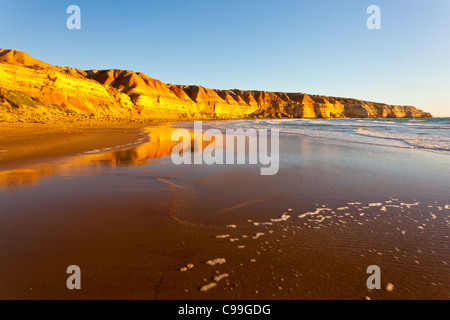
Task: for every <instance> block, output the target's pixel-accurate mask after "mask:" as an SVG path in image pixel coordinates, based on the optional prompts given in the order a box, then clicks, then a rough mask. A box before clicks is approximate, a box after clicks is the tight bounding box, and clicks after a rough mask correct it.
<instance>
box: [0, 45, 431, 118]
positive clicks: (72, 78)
mask: <svg viewBox="0 0 450 320" xmlns="http://www.w3.org/2000/svg"><path fill="white" fill-rule="evenodd" d="M343 117H348V118H428V117H432V115H431V114H429V113H426V112H423V111H422V110H419V109H417V108H415V107H411V106H392V105H386V104H381V103H373V102H367V101H361V100H356V99H347V98H335V97H326V96H316V95H307V94H303V93H284V92H265V91H242V90H213V89H208V88H204V87H200V86H182V85H171V84H165V83H163V82H161V81H159V80H156V79H153V78H150V77H149V76H147V75H145V74H143V73H138V72H133V71H126V70H100V71H99V70H89V71H84V70H79V69H73V68H69V67H56V66H52V65H50V64H47V63H45V62H43V61H40V60H37V59H34V58H33V57H31V56H30V55H28V54H26V53H24V52H20V51H18V50H7V49H0V122H2V121H8V122H17V121H20V122H55V121H56V122H63V121H86V120H99V121H139V122H143V121H149V120H163V119H166V120H185V119H202V118H203V119H206V118H214V119H221V118H228V119H230V118H233V119H239V118H343Z"/></svg>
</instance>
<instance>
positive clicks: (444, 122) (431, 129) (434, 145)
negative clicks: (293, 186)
mask: <svg viewBox="0 0 450 320" xmlns="http://www.w3.org/2000/svg"><path fill="white" fill-rule="evenodd" d="M229 125H230V124H229V122H227V123H225V122H214V123H211V126H213V127H216V128H223V129H225V128H228V127H229ZM233 126H234V127H235V129H238V128H242V129H246V128H254V129H278V130H280V133H284V134H292V135H303V136H309V137H315V138H323V139H330V140H339V141H346V142H354V143H362V144H370V145H379V146H386V147H396V148H408V149H422V150H427V151H434V152H440V153H445V154H450V118H432V119H289V120H245V121H235V122H233Z"/></svg>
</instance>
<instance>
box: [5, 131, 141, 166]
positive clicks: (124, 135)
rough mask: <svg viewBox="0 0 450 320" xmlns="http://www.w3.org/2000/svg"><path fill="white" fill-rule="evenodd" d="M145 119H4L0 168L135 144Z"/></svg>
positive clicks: (139, 137)
mask: <svg viewBox="0 0 450 320" xmlns="http://www.w3.org/2000/svg"><path fill="white" fill-rule="evenodd" d="M146 126H148V124H147V125H144V124H142V123H140V124H137V123H136V124H133V123H124V124H105V123H91V124H86V123H84V124H83V123H67V124H39V123H1V124H0V170H8V169H11V168H20V167H23V166H26V165H30V164H33V163H34V164H36V163H43V162H46V161H53V160H55V159H58V158H62V157H65V156H74V155H78V154H80V153H83V152H85V151H90V150H103V149H106V148H117V146H124V145H127V144H133V143H134V144H136V142H138V140H139V139H141V138H143V136H142V135H141V129H142V128H143V127H146Z"/></svg>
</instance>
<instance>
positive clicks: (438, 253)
mask: <svg viewBox="0 0 450 320" xmlns="http://www.w3.org/2000/svg"><path fill="white" fill-rule="evenodd" d="M205 124H206V126H205V127H208V126H210V127H220V128H221V129H222V130H223V129H224V128H227V127H229V128H233V127H236V126H239V125H240V124H242V122H239V121H237V122H233V121H223V122H210V123H208V122H206V123H205ZM2 126H3V127H2V129H0V130H2V132H12V130H11V128H9V127H7V126H4V125H3V124H2ZM36 126H38V125H36ZM180 127H184V128H192V124H190V123H185V124H180V123H179V124H164V125H154V126H146V127H145V128H143V127H142V125H136V126H131V125H130V126H129V127H123V126H117V127H112V128H111V127H108V126H105V127H98V128H94V129H90V128H84V127H83V128H60V127H58V128H52V127H50V128H48V130H42V129H41V128H28V127H27V130H28V131H23V130H22V131H19V130H14V132H21V136H17V134H16V137H15V138H14V136H13V134H12V133H10V136H9V138H8V136H4V137H6V138H4V139H5V140H4V141H5V143H7V141H8V140H9V141H11V145H17V148H16V149H15V150H16V151H14V152H12V153H8V150H10V149H11V147H10V145H8V144H2V145H1V146H2V147H1V148H0V149H2V150H6V151H5V152H3V153H0V157H2V158H0V170H2V171H1V172H0V219H1V221H2V223H1V224H0V299H151V300H154V299H156V300H157V299H163V300H164V299H184V300H191V299H192V300H201V299H230V300H234V299H237V300H239V299H244V300H249V299H258V300H266V299H269V300H270V299H289V300H298V299H307V300H309V299H311V300H312V299H357V300H358V299H364V298H365V297H369V298H370V299H373V300H377V299H449V298H450V291H449V289H448V288H449V285H450V283H449V279H448V271H449V267H448V263H450V249H449V247H448V243H449V241H448V236H449V232H448V230H449V229H448V228H449V226H450V221H449V220H450V215H449V213H450V211H449V210H450V202H449V199H450V197H449V196H450V179H449V178H450V171H449V168H448V154H445V153H441V152H435V151H436V150H434V149H433V150H431V151H430V150H422V149H417V148H407V147H404V146H403V145H377V144H376V143H373V141H370V143H366V142H367V141H365V140H364V141H362V142H361V141H356V142H355V141H344V140H332V139H329V137H326V136H322V137H317V136H306V135H304V134H293V133H292V132H283V131H282V132H281V134H280V169H279V172H278V173H277V174H276V175H274V176H261V175H260V167H259V166H257V165H237V164H235V165H211V166H210V165H206V164H203V165H180V166H176V165H174V164H173V163H172V160H171V157H170V154H171V151H172V149H173V148H174V146H175V145H176V143H174V142H173V141H171V134H172V132H173V130H174V129H175V128H180ZM15 129H17V128H15ZM69 132H72V133H69ZM321 132H323V131H321ZM372 135H373V134H372ZM47 137H49V138H48V139H46V138H47ZM13 138H14V139H16V140H12V139H13ZM369 138H370V139H372V138H373V137H369ZM33 139H34V140H33ZM42 140H46V141H48V144H47V146H45V144H43V146H40V147H39V148H40V149H39V150H37V151H33V152H31V151H29V150H30V146H31V145H33V146H34V145H36V144H39V143H36V141H42ZM13 141H14V144H13ZM17 141H23V142H21V143H20V144H16V142H17ZM408 143H409V142H408ZM61 145H64V146H65V147H63V148H61V147H60V146H61ZM419 147H421V146H419ZM48 150H53V152H49V151H48ZM70 265H77V266H79V267H80V268H81V271H82V290H79V291H77V290H75V291H69V290H67V287H66V280H67V277H68V275H67V274H66V269H67V267H68V266H70ZM371 265H377V266H379V267H380V269H381V272H382V283H383V285H385V284H387V283H392V284H394V286H395V289H394V291H392V292H387V291H385V290H369V289H368V288H367V286H366V280H367V278H368V277H369V276H370V275H369V274H367V272H366V270H367V268H368V267H369V266H371Z"/></svg>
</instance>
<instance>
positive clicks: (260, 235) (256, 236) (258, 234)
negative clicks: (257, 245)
mask: <svg viewBox="0 0 450 320" xmlns="http://www.w3.org/2000/svg"><path fill="white" fill-rule="evenodd" d="M264 235H265V234H264V233H263V232H258V233H257V234H255V235H254V236H253V237H252V239H253V240H256V239H259V238H261V237H263V236H264Z"/></svg>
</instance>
